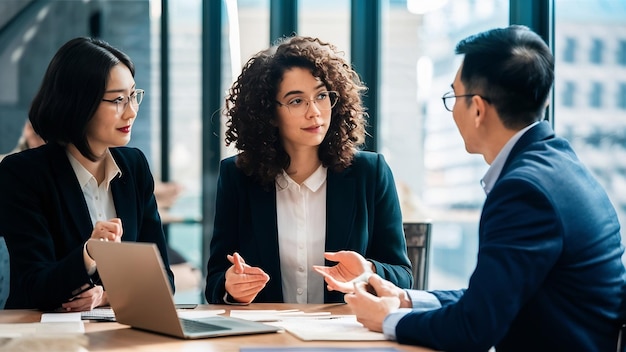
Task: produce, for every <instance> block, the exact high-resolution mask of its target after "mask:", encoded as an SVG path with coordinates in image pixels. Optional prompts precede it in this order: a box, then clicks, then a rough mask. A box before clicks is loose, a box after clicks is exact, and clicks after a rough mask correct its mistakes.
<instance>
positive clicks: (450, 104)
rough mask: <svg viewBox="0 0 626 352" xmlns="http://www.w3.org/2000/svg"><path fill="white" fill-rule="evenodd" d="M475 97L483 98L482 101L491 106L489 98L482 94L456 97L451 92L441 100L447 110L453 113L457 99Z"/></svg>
mask: <svg viewBox="0 0 626 352" xmlns="http://www.w3.org/2000/svg"><path fill="white" fill-rule="evenodd" d="M475 95H478V96H479V97H481V99H483V100H485V101H486V102H488V103H489V104H491V99H489V98H487V97H483V96H482V95H480V94H463V95H454V92H453V91H449V92H448V93H446V94H444V95H443V96H442V97H441V100H443V106H444V107H445V108H446V110H448V111H450V112H452V109H454V104H455V103H456V98H463V97H473V96H475Z"/></svg>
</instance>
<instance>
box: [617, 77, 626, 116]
mask: <svg viewBox="0 0 626 352" xmlns="http://www.w3.org/2000/svg"><path fill="white" fill-rule="evenodd" d="M617 107H618V108H620V109H622V110H626V83H624V82H622V83H620V84H619V89H618V91H617Z"/></svg>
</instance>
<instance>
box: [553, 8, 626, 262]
mask: <svg viewBox="0 0 626 352" xmlns="http://www.w3.org/2000/svg"><path fill="white" fill-rule="evenodd" d="M581 26H584V28H585V30H584V31H581V30H580V28H581ZM624 33H626V2H624V1H576V0H556V3H555V28H554V37H555V38H554V39H555V43H554V48H555V52H556V53H560V52H563V50H564V49H565V48H567V47H569V46H570V44H569V42H570V41H571V40H572V39H573V38H575V40H576V41H577V42H578V43H580V45H579V46H578V47H577V48H576V52H575V53H573V55H575V56H576V57H579V58H581V60H580V61H576V62H574V61H568V60H566V59H565V58H564V57H563V56H560V55H556V81H555V85H554V92H555V94H554V97H555V99H554V115H555V116H554V123H555V128H556V132H557V133H558V134H559V135H561V136H563V137H565V138H567V139H569V140H570V142H571V143H572V145H573V146H574V149H575V150H576V152H577V153H578V156H579V157H580V159H581V160H582V161H583V162H584V163H585V164H586V165H587V167H589V169H591V171H592V172H593V173H594V174H595V176H596V177H597V178H598V179H599V181H600V183H601V184H602V185H603V186H604V187H605V189H606V190H607V192H608V194H609V197H610V198H611V200H612V202H613V204H614V206H615V208H616V209H617V212H618V215H619V217H620V222H621V223H622V224H624V223H625V222H624V221H625V220H626V110H625V109H624V104H625V101H626V98H625V94H626V93H625V88H624V84H625V83H624V82H626V70H624V62H623V60H622V59H623V57H624ZM599 38H602V40H601V41H599ZM598 48H599V49H598ZM596 49H598V50H596ZM589 50H592V52H595V51H604V54H602V55H601V59H600V60H595V58H594V57H593V56H592V57H589V55H586V53H585V51H589ZM572 85H575V86H577V87H580V89H581V90H583V91H585V93H583V94H585V95H586V96H587V97H588V98H586V97H585V96H581V95H575V96H574V104H575V105H576V108H575V109H570V107H571V106H572V105H571V101H568V99H567V96H568V94H567V91H569V90H571V86H572ZM622 240H624V239H622ZM624 258H625V259H624V260H625V262H626V257H624Z"/></svg>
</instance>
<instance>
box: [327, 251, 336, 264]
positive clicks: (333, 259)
mask: <svg viewBox="0 0 626 352" xmlns="http://www.w3.org/2000/svg"><path fill="white" fill-rule="evenodd" d="M338 254H339V252H325V253H324V258H326V259H327V260H329V261H331V262H338V261H339V258H337V257H338V256H339V255H338Z"/></svg>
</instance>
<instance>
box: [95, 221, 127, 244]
mask: <svg viewBox="0 0 626 352" xmlns="http://www.w3.org/2000/svg"><path fill="white" fill-rule="evenodd" d="M123 233H124V230H123V229H122V219H120V218H113V219H110V220H108V221H97V222H96V225H94V227H93V231H91V239H94V240H101V241H111V242H122V234H123Z"/></svg>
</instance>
